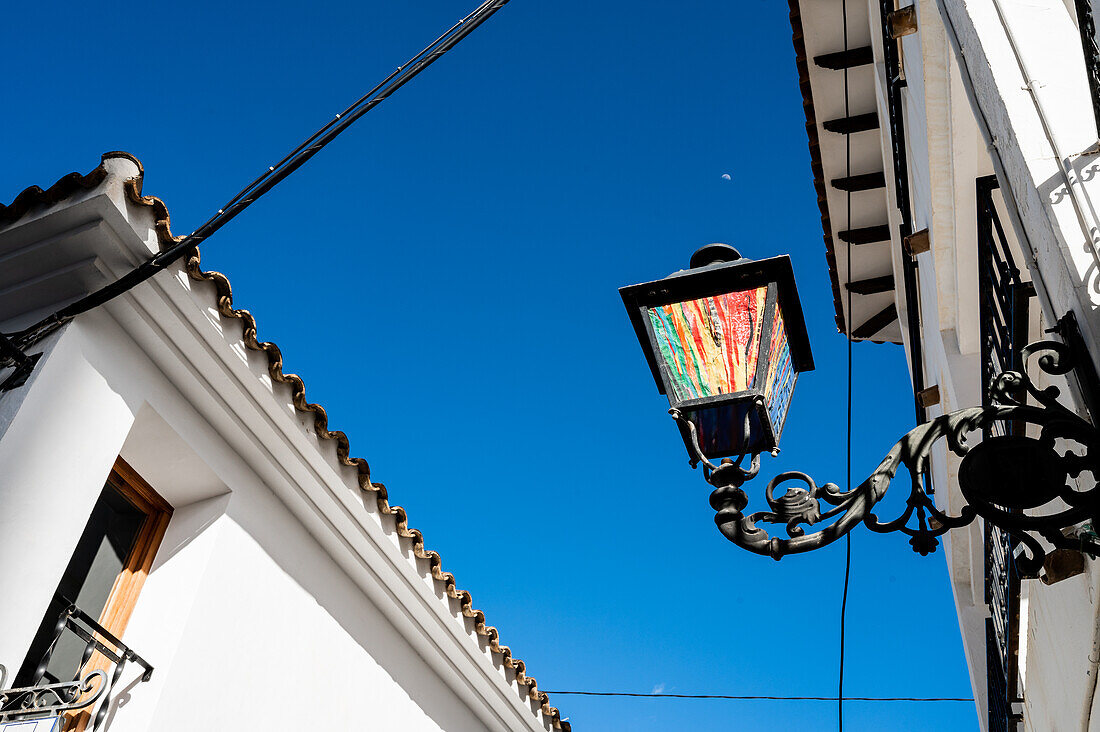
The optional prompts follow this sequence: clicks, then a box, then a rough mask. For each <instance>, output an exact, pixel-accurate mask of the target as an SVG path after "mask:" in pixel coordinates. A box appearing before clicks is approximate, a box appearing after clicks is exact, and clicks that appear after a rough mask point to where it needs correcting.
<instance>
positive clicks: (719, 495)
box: [670, 341, 1100, 577]
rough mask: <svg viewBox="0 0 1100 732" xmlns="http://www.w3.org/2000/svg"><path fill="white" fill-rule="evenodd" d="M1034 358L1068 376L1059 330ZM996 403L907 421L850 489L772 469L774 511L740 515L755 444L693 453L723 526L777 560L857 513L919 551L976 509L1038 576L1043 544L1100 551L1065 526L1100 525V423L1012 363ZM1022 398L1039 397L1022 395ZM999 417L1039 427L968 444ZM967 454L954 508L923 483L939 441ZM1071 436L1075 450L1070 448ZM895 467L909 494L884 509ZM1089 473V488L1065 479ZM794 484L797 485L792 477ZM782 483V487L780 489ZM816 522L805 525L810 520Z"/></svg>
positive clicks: (822, 539)
mask: <svg viewBox="0 0 1100 732" xmlns="http://www.w3.org/2000/svg"><path fill="white" fill-rule="evenodd" d="M1032 356H1037V358H1036V359H1035V363H1037V364H1038V367H1039V368H1040V369H1041V370H1042V371H1043V372H1045V373H1047V374H1051V375H1063V374H1067V373H1069V372H1070V371H1071V370H1072V369H1073V360H1072V355H1071V353H1070V349H1069V348H1068V347H1067V346H1066V345H1065V344H1063V343H1059V342H1057V341H1039V342H1036V343H1032V344H1031V345H1029V346H1027V347H1025V348H1023V349H1022V357H1023V363H1024V364H1025V369H1026V364H1028V363H1029V360H1030V359H1031V357H1032ZM989 388H990V390H991V397H992V405H991V406H988V407H969V408H966V409H960V410H958V411H955V412H951V413H949V414H945V415H943V416H940V417H936V418H934V419H932V420H929V421H928V422H926V423H924V424H922V425H919V426H917V427H915V428H914V429H912V430H910V431H909V432H908V433H907V434H906V435H905V436H904V437H902V439H901V440H899V441H898V442H897V444H895V445H894V447H893V449H891V450H890V452H889V453H887V455H886V457H885V458H883V460H882V462H881V463H879V466H878V467H877V468H876V469H875V470H874V472H873V473H871V475H870V476H868V477H867V479H866V480H864V481H863V482H862V483H860V484H859V485H858V486H856V487H855V488H852V489H850V490H847V491H844V490H841V488H840V487H839V486H837V485H836V484H835V483H826V484H824V485H821V486H818V485H817V483H815V482H814V480H813V479H812V478H810V476H808V475H806V474H805V473H799V472H793V471H792V472H785V473H780V474H779V475H777V476H775V478H773V479H772V480H771V481H770V482H769V483H768V486H767V488H766V490H765V498H766V500H767V502H768V507H769V510H767V511H757V512H755V513H750V514H747V515H746V514H745V513H743V511H744V510H745V508H746V507H747V506H748V503H749V501H748V496H747V495H746V494H745V492H744V490H742V488H741V486H742V485H743V484H744V483H745V482H746V481H747V480H751V479H752V478H753V477H755V476H756V474H757V472H758V471H759V468H760V455H759V454H754V455H752V457H751V463H750V467H749V468H743V467H742V463H743V462H744V460H745V457H746V456H745V455H742V456H740V457H739V458H737V459H736V460H731V459H729V458H726V459H724V460H723V461H722V462H721V464H719V465H714V464H713V463H711V462H710V461H709V460H707V459H706V457H705V456H703V454H702V451H701V450H700V449H699V448H698V440H697V439H696V440H695V447H696V451H695V452H696V457H697V458H698V460H693V461H692V462H693V463H696V462H701V463H702V464H703V473H704V477H705V478H706V480H707V482H709V483H710V484H711V485H713V486H714V488H715V490H714V492H713V493H711V496H710V502H711V506H712V507H713V508H714V510H715V511H716V515H715V517H714V521H715V523H716V524H717V525H718V529H719V530H720V531H721V532H722V534H723V535H724V536H725V537H726V538H727V539H729V540H730V541H732V542H733V543H735V544H737V545H738V546H740V547H743V548H745V549H748V550H749V551H751V552H755V553H757V554H763V555H767V556H771V557H774V558H775V559H780V558H781V557H783V556H786V555H788V554H798V553H801V552H807V551H811V550H813V549H817V548H819V547H823V546H826V545H828V544H831V543H832V542H834V541H836V540H837V539H839V538H840V537H842V536H844V535H845V534H847V533H848V532H849V531H851V530H852V529H853V528H854V527H855V526H856V525H857V524H859V523H861V522H862V523H863V524H865V525H866V526H867V528H869V529H870V530H871V531H875V532H878V533H887V532H892V531H900V532H902V533H904V534H906V535H908V536H909V543H910V544H911V545H912V547H913V550H914V551H916V552H918V553H920V554H922V555H925V554H929V553H931V552H934V551H935V550H936V547H937V546H938V545H939V539H938V537H939V536H941V535H943V534H945V533H946V532H947V531H949V530H951V529H954V528H959V527H961V526H966V525H967V524H969V523H971V522H972V521H973V520H974V519H975V518H977V517H979V516H980V517H982V518H983V519H984V520H985V521H988V522H990V523H991V524H994V525H996V526H998V527H1000V528H1001V529H1003V530H1004V531H1006V532H1008V533H1009V534H1011V535H1012V536H1013V537H1015V538H1016V539H1017V540H1018V541H1019V542H1020V544H1021V547H1022V550H1021V551H1020V554H1019V556H1017V557H1016V567H1017V570H1018V571H1019V572H1020V575H1021V576H1023V577H1036V576H1038V573H1039V570H1040V569H1041V568H1042V566H1043V560H1044V558H1045V557H1046V554H1047V551H1048V547H1047V546H1044V544H1043V542H1042V541H1040V539H1043V540H1045V541H1046V542H1047V543H1048V544H1049V545H1052V546H1053V547H1054V548H1057V549H1073V550H1078V551H1085V552H1089V553H1090V554H1093V555H1096V554H1098V553H1100V542H1098V541H1096V539H1095V534H1091V535H1089V534H1090V532H1087V531H1077V532H1071V535H1067V533H1066V532H1067V530H1070V529H1073V528H1074V527H1079V526H1080V525H1082V524H1084V523H1085V522H1090V521H1091V522H1092V525H1093V526H1100V485H1098V484H1097V481H1098V480H1100V465H1098V459H1100V432H1098V431H1097V430H1096V428H1095V427H1093V425H1092V424H1090V423H1089V422H1088V421H1087V420H1085V419H1083V418H1082V417H1080V416H1079V415H1077V414H1076V413H1075V412H1074V411H1073V410H1071V409H1069V408H1067V407H1066V406H1065V405H1063V404H1062V403H1060V402H1059V401H1058V397H1059V390H1058V388H1057V387H1054V386H1050V387H1047V388H1045V389H1039V388H1038V387H1037V386H1036V385H1035V384H1034V383H1033V382H1032V380H1031V379H1030V378H1029V377H1028V376H1027V375H1026V374H1025V373H1021V372H1016V371H1008V372H1005V373H1002V374H1000V375H998V376H997V377H996V378H995V379H994V380H993V383H992V384H990V386H989ZM1028 397H1030V398H1031V399H1032V400H1034V402H1035V403H1037V404H1038V406H1034V405H1032V404H1028ZM670 413H671V414H672V416H673V418H674V419H675V420H676V421H677V422H678V423H679V424H680V425H681V427H682V428H683V429H686V430H687V431H688V432H689V433H690V434H691V435H692V437H693V438H694V437H695V428H694V425H692V423H691V422H690V421H689V420H687V419H685V418H684V417H683V416H682V415H681V414H680V413H679V412H678V411H676V410H670ZM1002 420H1009V421H1015V422H1018V423H1026V424H1029V425H1034V426H1035V427H1036V428H1037V429H1032V430H1031V431H1032V432H1033V433H1035V434H1034V436H1023V435H1005V436H995V437H990V438H988V439H986V440H984V441H982V442H980V443H978V444H977V445H974V446H971V444H970V443H969V441H968V436H969V434H970V433H972V432H976V431H979V430H981V429H982V428H983V427H985V426H987V425H991V424H993V423H996V422H1000V421H1002ZM941 439H943V440H946V443H947V448H948V449H949V450H951V451H952V452H953V453H955V454H956V455H958V456H960V457H962V458H963V460H962V463H961V466H960V469H959V484H960V488H961V490H962V495H963V498H964V499H965V500H966V502H967V504H966V505H965V506H963V507H962V509H961V510H960V511H959V513H958V514H957V515H951V514H948V513H944V512H943V511H941V510H940V509H938V508H937V507H936V505H935V502H934V501H933V500H932V498H931V496H930V495H929V494H928V493H927V492H926V490H925V475H926V473H927V472H928V470H929V457H930V455H931V453H932V450H933V448H934V446H935V445H936V443H937V442H939V441H940V440H941ZM1069 446H1073V449H1068V448H1069ZM901 466H905V468H906V469H907V470H908V472H909V476H910V487H909V497H908V499H907V500H906V504H905V508H904V510H902V511H901V513H900V515H898V516H896V517H894V518H892V519H890V520H888V521H884V520H881V519H880V518H879V517H878V516H877V515H876V514H875V513H874V509H875V506H876V505H877V504H878V503H879V502H880V501H881V500H882V499H883V497H884V496H885V495H886V491H887V489H888V488H889V487H890V484H891V482H892V481H893V480H894V477H895V476H896V475H897V472H898V469H899V468H900V467H901ZM1084 473H1090V474H1091V481H1086V485H1087V486H1088V487H1086V488H1083V489H1082V488H1080V487H1079V486H1075V485H1073V483H1072V482H1071V481H1070V479H1071V478H1079V477H1080V476H1081V475H1083V474H1084ZM797 484H800V485H797ZM780 488H782V489H783V492H782V493H781V494H779V495H778V496H777V492H778V490H779V489H780ZM761 524H783V525H785V527H786V533H787V538H782V537H773V536H770V535H769V534H768V533H767V531H765V530H764V529H763V528H761ZM816 526H820V527H821V528H819V529H817V530H815V531H807V527H816Z"/></svg>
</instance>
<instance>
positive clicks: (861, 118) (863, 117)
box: [821, 112, 878, 135]
mask: <svg viewBox="0 0 1100 732" xmlns="http://www.w3.org/2000/svg"><path fill="white" fill-rule="evenodd" d="M821 126H822V127H824V128H825V129H826V130H827V131H828V132H838V133H840V134H842V135H851V134H855V133H856V132H866V131H867V130H877V129H878V112H868V113H867V114H854V115H852V116H851V117H838V118H837V119H831V120H828V121H827V122H822V123H821Z"/></svg>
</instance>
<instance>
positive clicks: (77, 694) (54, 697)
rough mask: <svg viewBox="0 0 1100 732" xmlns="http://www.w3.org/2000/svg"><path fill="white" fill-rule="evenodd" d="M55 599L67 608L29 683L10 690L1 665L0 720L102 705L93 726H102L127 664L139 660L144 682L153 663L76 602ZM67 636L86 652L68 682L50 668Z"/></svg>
mask: <svg viewBox="0 0 1100 732" xmlns="http://www.w3.org/2000/svg"><path fill="white" fill-rule="evenodd" d="M55 599H56V600H57V601H58V602H59V603H60V604H61V605H62V606H63V607H64V609H63V610H62V611H61V613H60V614H59V616H58V618H57V623H56V625H55V626H54V635H53V639H52V641H51V642H50V644H49V646H48V647H47V648H46V652H45V654H44V655H43V657H42V659H41V661H39V663H38V666H37V668H36V669H35V671H34V674H33V677H32V678H31V681H30V683H29V684H27V685H26V686H21V687H19V688H12V689H5V688H4V687H5V686H6V685H7V671H6V669H5V668H4V667H3V666H0V722H11V721H19V720H31V719H41V718H49V717H59V716H62V715H66V714H69V713H73V712H80V711H82V710H87V711H88V712H89V713H90V712H91V710H92V708H93V707H94V706H95V705H96V704H97V703H98V704H99V708H98V710H97V711H96V714H95V718H94V720H93V721H92V724H91V729H92V730H93V731H95V730H99V729H100V728H101V727H102V725H103V722H104V720H105V719H106V717H107V711H108V709H109V708H110V705H111V695H112V692H113V691H114V689H115V687H116V686H117V684H118V681H119V679H120V678H121V677H122V672H123V670H124V668H125V667H126V664H127V663H128V662H132V663H136V664H137V665H138V666H141V667H142V668H143V669H145V671H144V673H143V674H142V675H141V680H142V681H148V680H149V679H150V678H151V677H152V675H153V667H152V666H150V665H149V663H148V662H147V661H146V660H145V659H143V658H142V657H141V656H139V655H138V654H136V653H134V651H133V650H132V649H131V648H130V647H129V646H127V645H126V644H125V643H123V642H122V641H120V640H119V639H118V638H116V637H115V636H114V635H112V634H111V633H110V632H108V631H107V629H106V628H104V627H103V626H101V625H100V624H99V623H97V622H96V621H95V620H93V619H92V618H91V617H90V616H88V614H87V613H85V612H84V611H83V610H81V609H80V608H78V607H77V606H76V605H75V604H74V603H72V602H71V601H69V600H66V599H65V598H63V597H60V596H58V597H57V598H55ZM66 634H71V635H72V636H75V638H76V639H78V640H79V641H83V643H84V651H83V653H82V654H81V656H80V659H79V663H78V664H77V666H76V668H75V669H74V670H73V676H72V680H71V681H63V680H61V679H60V678H58V677H57V675H56V674H55V673H51V672H50V671H49V670H48V669H49V668H50V665H51V664H50V661H51V659H52V658H53V656H54V651H55V650H56V649H57V647H58V643H59V642H61V641H62V639H63V638H65V637H67V636H66ZM108 671H110V674H109V675H108Z"/></svg>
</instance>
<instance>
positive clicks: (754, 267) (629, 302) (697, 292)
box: [619, 244, 814, 393]
mask: <svg viewBox="0 0 1100 732" xmlns="http://www.w3.org/2000/svg"><path fill="white" fill-rule="evenodd" d="M731 252H732V254H731ZM704 254H705V256H704ZM719 254H721V255H722V256H723V257H732V256H733V254H737V258H736V259H734V260H733V261H725V262H723V261H720V260H718V259H717V258H715V257H716V256H717V255H719ZM691 264H692V269H686V270H680V271H679V272H674V273H673V274H671V275H669V276H668V277H665V278H664V279H661V280H655V281H653V282H641V283H638V284H636V285H629V286H627V287H620V288H619V294H620V295H621V296H622V298H623V305H625V306H626V310H627V313H629V315H630V321H631V323H632V324H633V325H634V332H635V334H636V335H637V336H638V341H639V343H640V344H641V346H642V350H643V351H644V352H645V356H646V360H647V361H648V362H649V368H650V370H651V371H652V373H653V379H654V381H655V382H656V383H657V388H658V389H659V390H660V391H661V393H664V386H663V384H662V381H661V375H660V370H659V367H658V365H657V354H655V353H654V352H653V349H652V348H651V344H650V338H649V335H648V331H647V326H646V321H647V317H646V316H645V315H644V310H645V309H647V308H651V307H657V306H661V305H667V304H670V303H674V302H680V301H684V300H695V299H698V298H702V297H711V296H714V295H718V294H721V293H725V292H735V291H740V290H749V289H755V288H758V287H767V286H769V285H770V284H774V285H775V286H776V290H777V296H778V304H779V307H780V310H781V311H782V313H783V320H784V324H785V326H786V329H787V337H788V340H789V345H790V349H791V360H792V363H793V365H794V368H795V370H796V371H812V370H813V368H814V359H813V354H812V352H811V350H810V339H809V335H808V334H807V332H806V321H805V318H804V317H803V314H802V303H801V302H800V301H799V299H798V288H797V287H796V285H795V281H794V268H793V267H792V266H791V258H790V257H788V256H787V255H785V254H784V255H780V256H778V257H770V258H768V259H756V260H753V259H745V258H743V257H741V256H740V254H739V253H737V250H736V249H734V248H733V247H731V246H729V245H728V244H708V245H707V246H705V247H703V248H702V249H700V250H699V251H698V252H696V254H695V256H693V257H692V259H691Z"/></svg>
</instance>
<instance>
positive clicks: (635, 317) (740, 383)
mask: <svg viewBox="0 0 1100 732" xmlns="http://www.w3.org/2000/svg"><path fill="white" fill-rule="evenodd" d="M619 294H620V295H622V298H623V303H624V304H625V305H626V309H627V311H628V312H629V313H630V320H631V322H632V323H633V324H634V330H635V332H636V333H637V335H638V340H639V341H640V342H641V344H642V349H643V350H644V351H645V354H646V359H647V360H648V361H649V368H650V369H651V370H652V372H653V378H654V380H655V381H656V382H657V388H658V390H660V392H661V393H662V394H664V395H666V396H667V397H668V401H669V404H670V405H671V406H672V407H673V408H675V409H678V410H679V411H680V413H681V414H682V416H683V417H684V418H685V419H687V420H688V421H690V422H691V423H692V424H694V426H695V429H696V432H697V435H698V440H699V446H700V447H701V449H702V451H703V454H704V455H705V456H706V457H708V458H720V457H728V456H734V455H744V454H751V453H758V452H768V451H772V450H775V449H777V448H778V446H779V437H780V435H781V434H782V432H783V423H784V422H785V421H786V418H787V409H788V407H789V406H790V403H791V395H792V393H793V392H794V384H795V380H796V379H797V377H798V374H799V372H801V371H812V370H813V368H814V361H813V355H812V354H811V353H810V341H809V338H808V337H807V335H806V322H805V320H804V319H803V316H802V304H801V302H799V299H798V290H797V289H796V287H795V282H794V270H793V269H792V268H791V259H790V257H787V256H781V257H772V258H771V259H761V260H756V261H753V260H748V259H742V258H741V255H740V254H738V252H737V250H736V249H734V248H733V247H731V246H728V245H726V244H709V245H707V246H705V247H703V248H702V249H700V250H699V251H697V252H696V253H695V254H694V255H693V256H692V258H691V269H688V270H681V271H680V272H676V273H675V274H672V275H669V276H668V277H666V278H664V279H663V280H657V281H656V282H645V283H642V284H639V285H630V286H629V287H623V288H621V289H620V290H619ZM681 433H682V436H683V438H684V443H685V445H687V448H688V455H689V456H690V457H691V459H692V460H693V461H694V460H695V457H696V456H695V451H694V450H693V449H692V446H691V435H690V433H689V431H688V430H687V428H686V427H681Z"/></svg>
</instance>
